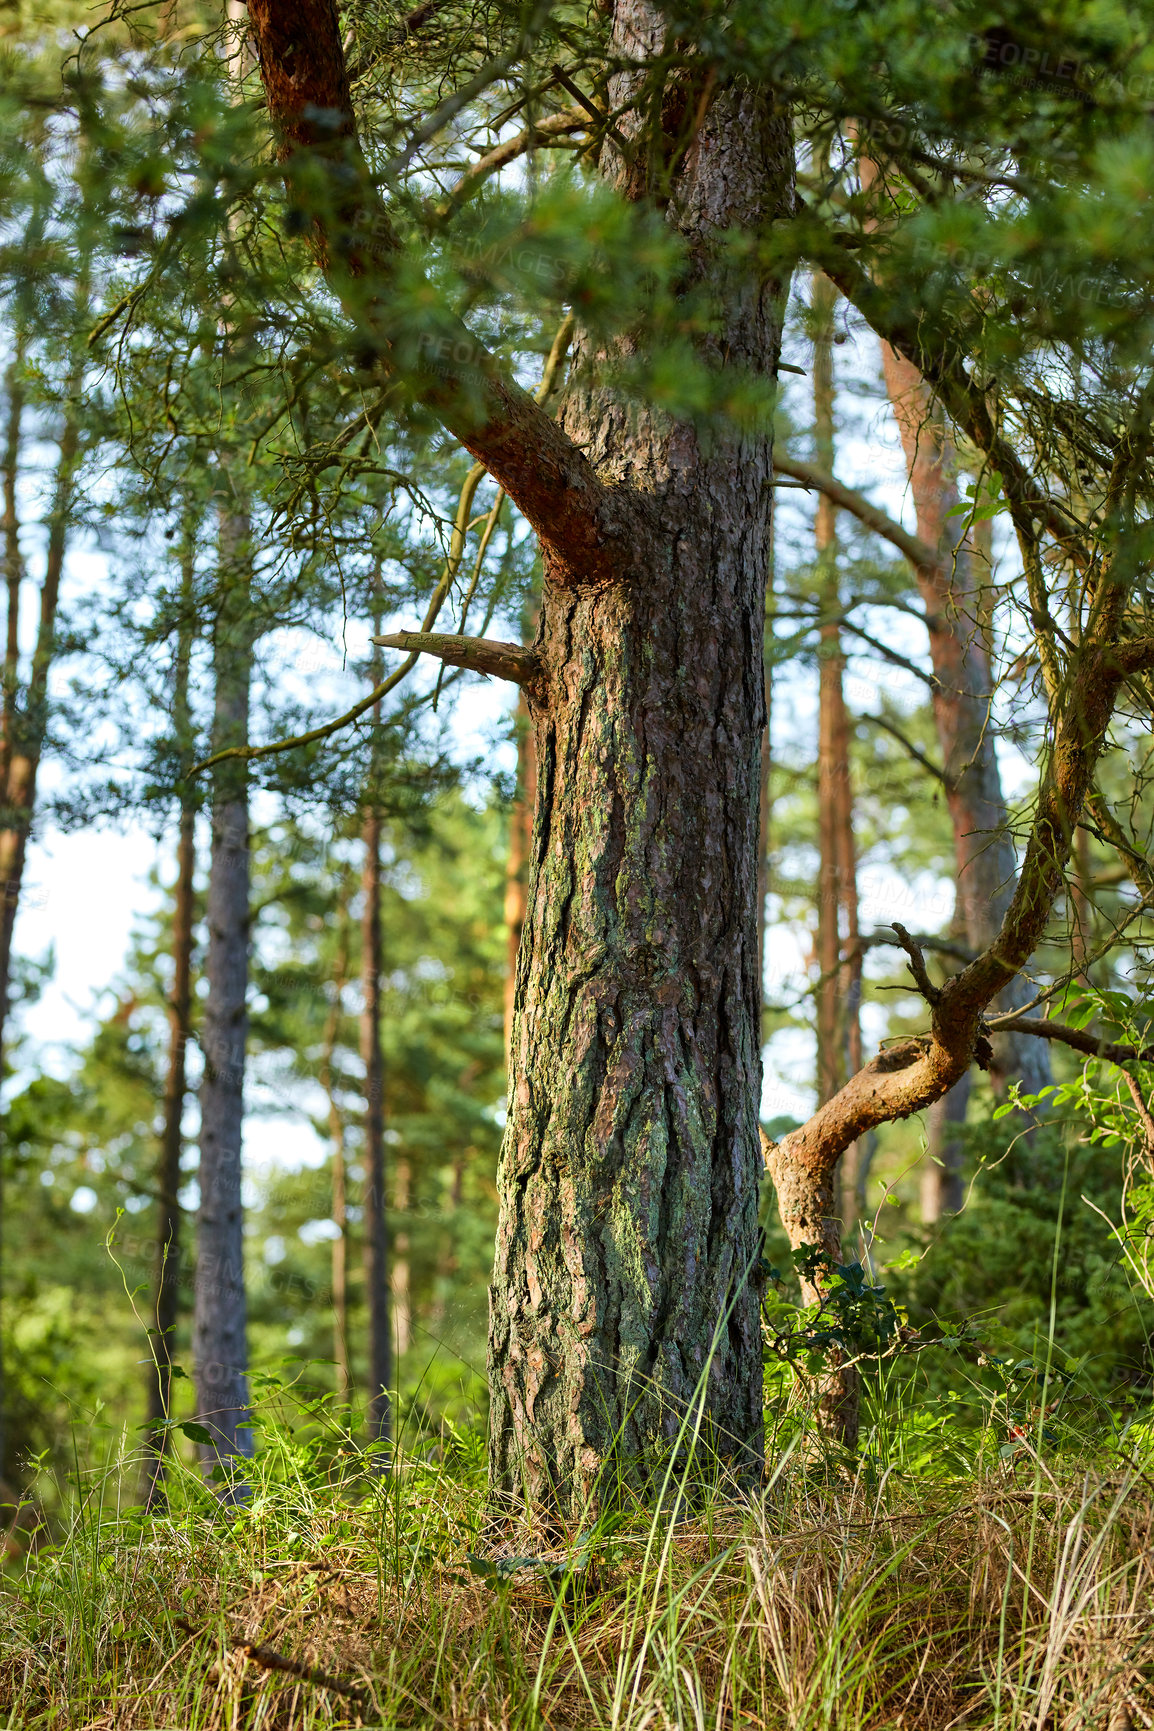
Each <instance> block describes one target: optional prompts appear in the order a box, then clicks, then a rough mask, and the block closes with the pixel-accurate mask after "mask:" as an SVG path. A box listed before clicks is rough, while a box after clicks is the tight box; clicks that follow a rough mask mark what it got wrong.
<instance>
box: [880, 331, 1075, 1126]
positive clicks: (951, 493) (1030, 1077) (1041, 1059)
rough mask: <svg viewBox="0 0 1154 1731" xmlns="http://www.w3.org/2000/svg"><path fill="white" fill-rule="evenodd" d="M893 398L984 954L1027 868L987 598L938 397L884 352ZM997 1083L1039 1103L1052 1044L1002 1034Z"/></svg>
mask: <svg viewBox="0 0 1154 1731" xmlns="http://www.w3.org/2000/svg"><path fill="white" fill-rule="evenodd" d="M882 364H883V367H884V371H885V380H886V389H887V391H888V393H889V398H890V402H891V404H892V405H893V410H894V414H895V416H896V418H897V422H898V428H899V431H900V433H901V438H902V447H903V449H904V452H905V458H906V468H907V470H908V473H909V477H910V490H911V492H912V494H913V499H914V507H915V510H916V511H917V520H918V535H919V537H920V538H921V539H922V540H923V541H924V542H925V543H926V544H927V546H930V547H936V548H938V549H939V550H940V555H941V557H940V559H939V563H938V564H937V565H936V566H935V567H934V568H933V569H932V570H920V571H919V572H918V574H917V575H918V587H919V589H920V590H921V595H922V602H923V605H924V607H925V610H926V617H927V623H928V628H929V639H930V659H931V662H932V664H933V670H934V674H935V676H936V679H937V684H936V686H935V688H934V719H935V722H936V724H937V731H938V739H939V742H940V745H941V751H942V759H943V767H944V769H945V772H946V777H947V788H946V800H947V804H948V806H949V812H950V818H951V821H952V823H953V830H954V855H955V862H956V866H957V880H958V899H959V903H960V906H961V910H962V918H963V922H964V926H965V933H966V942H967V943H968V945H969V947H970V949H971V950H972V951H973V952H974V953H975V954H978V953H980V952H981V951H982V950H984V949H985V948H986V947H987V946H988V945H989V944H990V943H992V942H993V939H994V937H995V935H996V934H997V932H998V930H999V928H1000V927H1001V923H1002V920H1003V918H1004V917H1005V913H1006V910H1007V908H1008V907H1009V905H1010V902H1011V900H1012V898H1013V894H1014V886H1015V884H1016V882H1017V859H1016V856H1015V853H1014V844H1013V841H1012V839H1011V836H1010V833H1009V829H1008V826H1007V822H1006V802H1005V800H1004V798H1003V797H1002V783H1001V776H1000V774H999V771H998V760H997V755H996V752H995V750H994V735H993V728H992V726H991V716H990V705H991V701H992V686H991V681H990V666H989V660H988V658H987V654H986V645H985V634H984V630H983V611H984V610H983V608H982V607H981V604H980V601H979V597H978V584H977V582H976V574H975V563H974V555H973V549H972V548H971V547H970V546H969V545H968V543H967V542H966V540H965V539H964V538H963V525H964V519H963V518H961V517H952V518H951V517H949V516H948V515H947V513H948V512H949V510H950V509H951V507H952V506H953V505H955V504H956V503H957V498H958V491H957V483H956V481H955V479H954V476H953V473H952V461H951V458H952V451H951V446H950V442H949V438H948V434H947V432H946V429H945V426H944V423H943V421H942V418H941V415H940V413H939V412H935V410H934V407H933V405H932V403H931V400H930V394H929V391H928V390H927V388H926V385H925V383H924V381H923V379H922V377H921V374H920V373H919V372H918V370H917V368H916V367H914V366H912V365H911V363H910V362H909V361H907V360H906V359H905V358H904V356H902V355H899V354H897V353H895V351H894V350H893V349H891V348H890V346H889V345H888V343H883V344H882ZM1030 996H1031V988H1030V984H1029V981H1028V980H1026V979H1025V977H1024V976H1023V975H1020V974H1019V975H1018V976H1017V977H1016V978H1015V979H1014V980H1013V981H1011V983H1010V984H1009V985H1008V986H1007V987H1006V989H1005V991H1004V992H1002V993H1001V994H1000V996H999V997H998V1000H997V1007H998V1009H1000V1010H1011V1009H1014V1008H1015V1007H1017V1006H1020V1005H1022V1004H1024V1003H1025V1002H1026V1001H1027V999H1028V998H1029V997H1030ZM993 1045H994V1061H993V1064H992V1065H991V1070H990V1080H991V1082H992V1084H993V1086H994V1089H995V1091H996V1092H998V1093H1004V1092H1005V1090H1006V1087H1007V1086H1008V1084H1009V1083H1010V1082H1011V1081H1012V1080H1014V1079H1015V1078H1018V1077H1020V1078H1021V1081H1022V1084H1023V1086H1024V1088H1025V1089H1026V1091H1027V1092H1029V1093H1036V1092H1038V1090H1040V1089H1041V1088H1043V1087H1045V1086H1047V1084H1048V1083H1049V1081H1050V1078H1051V1070H1050V1055H1049V1051H1048V1049H1047V1047H1046V1042H1045V1041H1044V1040H1032V1039H1030V1038H1029V1036H1028V1035H1025V1034H1017V1035H1015V1034H1000V1035H998V1036H997V1037H996V1038H995V1040H994V1042H993Z"/></svg>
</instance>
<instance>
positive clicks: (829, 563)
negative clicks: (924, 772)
mask: <svg viewBox="0 0 1154 1731" xmlns="http://www.w3.org/2000/svg"><path fill="white" fill-rule="evenodd" d="M835 300H836V295H835V291H834V289H833V288H832V286H831V285H830V283H829V281H828V280H827V278H825V277H823V276H820V275H818V276H815V278H814V282H813V295H812V304H813V321H814V336H813V410H814V446H815V449H816V455H817V460H818V462H819V463H820V464H821V466H822V468H823V469H824V470H825V471H826V472H827V473H828V474H832V473H833V467H834V379H833V343H832V337H833V309H834V304H835ZM814 542H815V545H816V548H817V569H818V602H819V605H820V608H821V613H822V620H821V624H820V626H819V637H818V687H819V689H818V724H817V735H818V747H817V813H818V816H817V822H818V861H819V863H818V890H817V966H818V983H817V1094H818V1103H819V1104H820V1105H824V1104H825V1102H826V1101H827V1100H832V1098H833V1096H834V1095H835V1094H836V1093H837V1091H838V1089H839V1088H840V1087H841V1085H842V1083H843V1082H844V1080H845V1053H844V1043H843V1035H842V1001H841V983H842V982H841V931H840V915H841V903H842V878H841V848H840V846H839V837H838V826H839V803H840V793H841V790H840V782H841V778H842V776H843V774H844V771H845V765H844V764H843V762H842V760H841V749H842V747H843V744H844V740H845V736H846V727H845V696H844V692H843V688H842V675H843V673H844V670H845V657H844V655H843V654H842V647H841V629H840V627H839V625H838V622H837V616H838V613H839V612H840V595H839V586H838V571H837V530H836V518H835V513H834V508H833V504H832V502H831V501H830V500H829V499H828V498H827V497H826V495H825V494H824V493H819V495H818V500H817V516H816V521H815V523H814Z"/></svg>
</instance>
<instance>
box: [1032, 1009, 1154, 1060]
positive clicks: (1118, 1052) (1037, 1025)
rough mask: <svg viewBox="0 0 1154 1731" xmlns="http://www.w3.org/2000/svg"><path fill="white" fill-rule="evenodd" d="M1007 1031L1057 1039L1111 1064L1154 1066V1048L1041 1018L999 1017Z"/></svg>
mask: <svg viewBox="0 0 1154 1731" xmlns="http://www.w3.org/2000/svg"><path fill="white" fill-rule="evenodd" d="M1003 1028H1007V1029H1009V1030H1011V1031H1012V1032H1014V1033H1018V1034H1034V1035H1036V1037H1037V1038H1038V1039H1039V1040H1056V1041H1057V1042H1058V1043H1059V1044H1060V1045H1063V1046H1072V1047H1073V1049H1074V1051H1075V1052H1085V1053H1086V1055H1087V1057H1090V1058H1105V1059H1106V1061H1107V1062H1108V1063H1110V1064H1154V1046H1141V1047H1139V1046H1125V1045H1120V1044H1119V1043H1118V1042H1117V1041H1116V1040H1104V1039H1101V1038H1100V1037H1099V1036H1098V1035H1097V1034H1088V1033H1087V1032H1086V1030H1085V1029H1084V1028H1068V1027H1067V1026H1066V1024H1065V1023H1064V1022H1047V1021H1045V1020H1044V1019H1043V1018H1042V1017H1041V1016H1010V1017H1009V1018H999V1021H998V1031H999V1033H1000V1032H1001V1031H1002V1029H1003Z"/></svg>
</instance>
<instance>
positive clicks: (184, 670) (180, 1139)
mask: <svg viewBox="0 0 1154 1731" xmlns="http://www.w3.org/2000/svg"><path fill="white" fill-rule="evenodd" d="M195 553H196V542H195V538H194V534H191V533H190V534H187V535H186V542H185V548H184V556H183V571H182V583H181V589H182V596H181V600H182V614H181V621H180V627H179V636H178V640H177V651H176V669H175V678H174V681H173V712H172V722H173V732H174V734H175V736H176V739H177V742H178V746H179V750H180V755H181V759H182V761H183V764H184V767H185V768H186V769H187V768H188V766H189V764H190V761H191V758H190V755H189V750H190V746H191V743H192V719H191V714H190V710H189V686H188V682H189V661H190V659H191V655H192V579H193V561H194V559H195ZM195 873H196V803H195V800H194V799H193V797H192V795H191V792H190V791H189V784H188V782H187V781H182V783H181V795H180V820H179V830H178V834H177V843H176V883H175V885H174V888H173V906H172V992H171V995H170V997H169V1000H168V1073H167V1075H166V1077H165V1082H164V1129H163V1131H162V1133H161V1142H160V1161H159V1166H158V1170H157V1175H156V1182H157V1191H158V1195H159V1203H158V1208H157V1221H156V1309H155V1317H154V1322H155V1327H156V1332H155V1334H154V1335H153V1337H152V1338H153V1356H154V1358H155V1361H156V1366H155V1375H154V1376H151V1377H150V1378H149V1383H148V1423H149V1425H150V1427H151V1428H150V1433H149V1453H148V1455H147V1457H146V1465H145V1486H144V1502H145V1506H146V1508H149V1509H151V1508H154V1507H156V1506H157V1505H158V1504H159V1503H161V1502H162V1501H163V1498H164V1464H165V1454H166V1451H167V1446H168V1432H167V1430H165V1429H164V1428H163V1427H164V1422H165V1420H166V1419H168V1418H169V1416H170V1404H171V1398H172V1363H173V1359H172V1350H173V1343H174V1339H175V1332H176V1323H177V1316H178V1312H179V1305H180V1275H181V1250H182V1246H181V1224H182V1222H181V1212H182V1211H181V1207H180V1202H179V1201H178V1195H179V1191H180V1180H181V1172H180V1162H181V1156H182V1155H183V1153H184V1103H185V1097H186V1094H187V1092H188V1082H187V1054H188V1041H189V1037H190V1033H191V1026H192V939H193V928H194V924H195V900H196V894H195Z"/></svg>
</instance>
